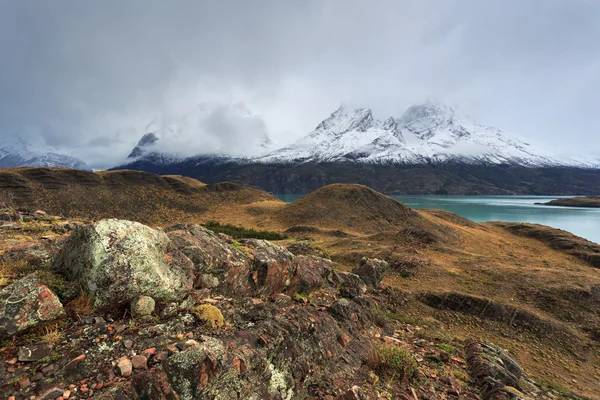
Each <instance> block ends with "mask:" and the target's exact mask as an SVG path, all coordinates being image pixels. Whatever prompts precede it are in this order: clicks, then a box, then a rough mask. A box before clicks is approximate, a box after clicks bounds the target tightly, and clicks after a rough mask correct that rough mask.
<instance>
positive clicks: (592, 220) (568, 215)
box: [277, 194, 600, 243]
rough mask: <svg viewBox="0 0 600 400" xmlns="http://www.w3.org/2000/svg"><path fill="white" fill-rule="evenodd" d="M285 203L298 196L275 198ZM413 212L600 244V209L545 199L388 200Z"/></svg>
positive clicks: (422, 197) (475, 197)
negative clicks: (528, 227) (516, 225)
mask: <svg viewBox="0 0 600 400" xmlns="http://www.w3.org/2000/svg"><path fill="white" fill-rule="evenodd" d="M277 197H279V198H280V199H281V200H283V201H285V202H291V201H294V200H296V199H298V198H300V197H302V196H301V195H289V194H287V195H277ZM391 197H393V198H395V199H397V200H398V201H400V202H402V203H404V204H406V205H408V206H410V207H412V208H417V209H419V208H440V209H442V210H447V211H451V212H453V213H456V214H459V215H462V216H463V217H465V218H468V219H470V220H472V221H475V222H484V221H506V222H531V223H536V224H542V225H548V226H551V227H554V228H559V229H564V230H566V231H569V232H572V233H574V234H575V235H578V236H581V237H584V238H586V239H588V240H591V241H593V242H596V243H600V208H574V207H550V206H540V205H535V204H534V203H545V202H547V201H550V200H554V199H557V198H558V197H547V196H391Z"/></svg>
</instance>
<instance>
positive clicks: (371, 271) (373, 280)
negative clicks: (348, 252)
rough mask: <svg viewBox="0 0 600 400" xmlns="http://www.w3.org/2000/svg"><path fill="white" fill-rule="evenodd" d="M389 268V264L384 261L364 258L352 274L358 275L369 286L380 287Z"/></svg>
mask: <svg viewBox="0 0 600 400" xmlns="http://www.w3.org/2000/svg"><path fill="white" fill-rule="evenodd" d="M388 268H389V264H388V263H387V262H385V261H383V260H378V259H376V258H363V259H362V260H361V262H360V265H358V266H357V267H355V268H354V269H353V270H352V273H354V274H356V275H358V276H359V277H360V279H362V280H363V282H365V283H366V284H367V285H371V286H375V287H378V286H379V284H380V283H381V281H382V280H383V276H384V275H385V272H386V271H387V270H388Z"/></svg>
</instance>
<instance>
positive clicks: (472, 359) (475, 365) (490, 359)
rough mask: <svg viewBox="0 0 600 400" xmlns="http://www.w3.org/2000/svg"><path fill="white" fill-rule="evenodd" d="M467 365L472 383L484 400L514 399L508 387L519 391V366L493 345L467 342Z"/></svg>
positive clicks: (474, 341) (520, 373) (476, 341)
mask: <svg viewBox="0 0 600 400" xmlns="http://www.w3.org/2000/svg"><path fill="white" fill-rule="evenodd" d="M466 353H467V365H468V367H469V373H470V375H471V378H472V379H473V381H474V382H475V383H476V384H477V385H478V386H479V388H480V390H481V394H482V398H483V399H484V400H488V399H489V400H492V399H493V400H496V399H498V400H504V399H506V400H508V399H512V398H514V397H513V396H512V395H511V394H510V391H509V390H507V388H508V387H512V388H516V389H520V386H519V379H520V378H521V376H522V375H523V370H522V369H521V366H520V365H519V364H518V363H517V362H516V361H515V360H513V359H512V358H511V357H509V356H508V354H506V352H505V351H504V350H502V349H501V348H500V347H498V346H495V345H493V344H487V343H483V342H481V341H478V340H469V341H468V342H467V345H466Z"/></svg>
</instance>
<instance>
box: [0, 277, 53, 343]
mask: <svg viewBox="0 0 600 400" xmlns="http://www.w3.org/2000/svg"><path fill="white" fill-rule="evenodd" d="M8 299H11V301H8ZM16 299H18V300H19V301H16ZM63 314H64V310H63V306H62V304H61V303H60V300H59V299H58V297H57V296H56V295H55V294H54V293H52V291H50V289H48V288H47V287H46V286H45V285H43V284H41V283H40V281H39V280H38V275H37V274H36V273H33V274H30V275H27V276H26V277H24V278H22V279H19V280H18V281H16V282H14V283H12V284H10V285H8V286H6V287H5V288H3V289H1V290H0V321H2V323H0V340H3V339H6V338H8V337H10V336H12V335H14V334H15V333H17V332H21V331H24V330H26V329H29V328H32V327H35V326H38V325H41V324H44V323H46V322H48V321H53V320H55V319H57V318H58V317H60V316H61V315H63Z"/></svg>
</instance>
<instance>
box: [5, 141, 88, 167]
mask: <svg viewBox="0 0 600 400" xmlns="http://www.w3.org/2000/svg"><path fill="white" fill-rule="evenodd" d="M14 167H60V168H72V169H89V167H88V166H87V165H86V164H85V163H84V162H83V161H81V160H80V159H78V158H76V157H71V156H67V155H65V154H57V153H53V152H46V153H44V152H41V153H40V152H34V151H32V150H30V148H29V146H28V145H27V144H26V143H24V142H23V141H21V140H16V139H10V140H6V141H4V142H0V168H14Z"/></svg>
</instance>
